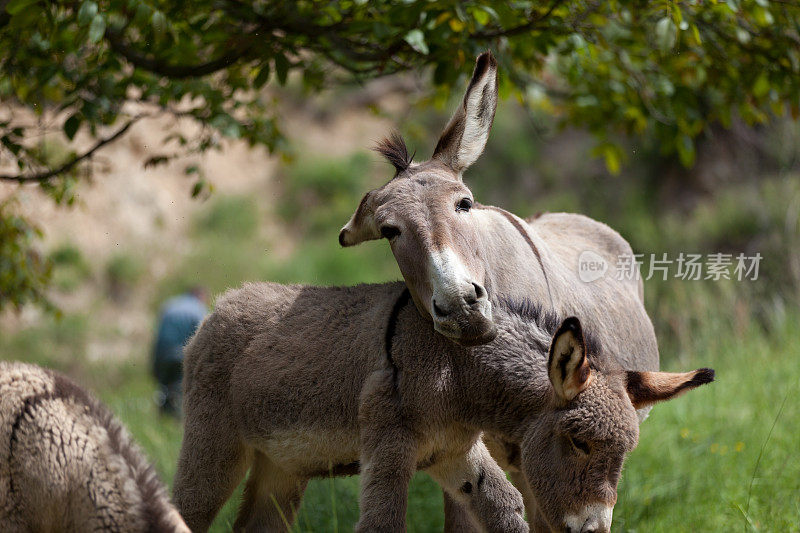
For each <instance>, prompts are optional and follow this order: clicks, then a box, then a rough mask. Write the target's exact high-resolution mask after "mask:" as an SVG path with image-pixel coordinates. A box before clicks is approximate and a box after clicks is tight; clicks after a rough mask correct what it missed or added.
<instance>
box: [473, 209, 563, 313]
mask: <svg viewBox="0 0 800 533" xmlns="http://www.w3.org/2000/svg"><path fill="white" fill-rule="evenodd" d="M476 207H477V209H475V210H474V213H475V216H476V218H477V220H478V227H479V228H480V233H479V235H480V237H481V246H480V250H481V257H482V258H483V261H484V262H485V267H486V272H487V277H488V278H489V279H488V280H487V287H486V288H487V290H489V293H490V294H492V295H493V296H494V299H498V298H501V297H503V296H513V295H518V294H523V295H525V296H527V297H529V298H531V299H533V300H534V301H536V302H540V303H542V304H547V305H548V307H550V306H551V302H552V296H553V293H552V290H553V289H552V285H553V283H554V277H555V276H557V275H558V273H557V272H556V271H554V270H553V269H552V268H548V265H552V264H553V261H552V259H551V257H550V256H551V253H550V251H549V248H548V246H547V244H546V243H545V242H544V240H542V239H541V238H540V237H539V235H538V234H537V233H536V231H535V230H533V228H531V227H530V225H529V224H527V223H526V222H525V221H524V220H522V219H521V218H519V217H517V216H516V215H514V214H512V213H509V212H508V211H505V210H503V209H500V208H499V207H493V206H487V205H480V204H478V205H476Z"/></svg>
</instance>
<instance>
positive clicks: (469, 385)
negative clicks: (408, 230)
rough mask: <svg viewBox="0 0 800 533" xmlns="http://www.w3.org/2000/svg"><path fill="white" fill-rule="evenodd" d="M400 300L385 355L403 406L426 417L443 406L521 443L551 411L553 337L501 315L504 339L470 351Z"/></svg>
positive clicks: (458, 416)
mask: <svg viewBox="0 0 800 533" xmlns="http://www.w3.org/2000/svg"><path fill="white" fill-rule="evenodd" d="M397 302H398V303H397V304H396V305H395V309H396V310H397V311H396V313H392V315H393V316H395V317H396V322H395V323H394V324H390V325H389V328H387V332H388V331H390V330H391V332H392V335H391V337H389V336H387V352H386V353H387V362H388V363H389V364H390V365H391V366H392V367H393V369H394V371H395V376H396V378H395V379H396V383H397V386H398V387H399V390H400V392H401V394H402V395H403V396H404V397H405V398H406V399H405V400H404V403H406V404H407V405H415V406H416V407H415V410H416V411H418V412H419V413H420V414H422V415H424V416H429V415H430V414H431V412H432V411H431V410H437V409H439V408H440V407H441V408H442V409H444V414H445V415H446V416H449V417H454V418H455V419H456V421H458V422H459V423H462V424H464V425H466V426H470V427H475V428H479V429H482V430H487V431H490V432H492V433H497V434H501V435H503V436H504V437H505V438H506V439H507V440H509V441H511V442H518V441H519V440H520V439H521V438H522V434H523V433H524V430H525V429H526V428H527V427H528V426H529V424H530V423H531V422H532V421H533V420H535V419H536V418H537V417H538V416H539V415H540V414H541V413H542V412H543V411H544V410H545V409H546V408H547V406H548V405H549V399H550V385H549V381H548V378H547V371H546V367H547V350H548V347H549V341H550V336H551V334H552V332H548V331H547V327H546V326H542V325H541V324H539V323H537V322H536V321H533V320H529V319H527V318H524V317H522V316H518V315H514V314H508V313H507V312H505V311H501V312H500V313H498V315H499V316H498V318H499V319H500V320H499V324H498V327H499V334H498V337H497V338H496V339H495V340H494V341H492V342H490V343H489V344H486V345H483V346H478V347H472V348H467V347H463V346H459V345H457V344H456V343H454V342H452V341H450V340H449V339H447V338H445V337H444V336H442V335H440V334H439V333H436V332H435V331H434V330H433V328H432V326H431V324H430V323H429V322H427V321H425V320H424V319H423V318H422V316H420V313H419V312H418V311H417V309H416V308H415V307H414V306H413V305H410V303H408V300H407V298H405V299H404V298H403V297H402V296H401V297H400V298H399V299H398V301H397ZM398 376H399V377H398ZM420 391H425V394H420Z"/></svg>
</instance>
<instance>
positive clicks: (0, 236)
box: [0, 202, 51, 310]
mask: <svg viewBox="0 0 800 533" xmlns="http://www.w3.org/2000/svg"><path fill="white" fill-rule="evenodd" d="M8 209H9V203H8V202H0V310H2V309H3V307H4V306H6V305H13V306H16V307H19V306H20V305H22V304H23V303H25V302H26V301H36V302H42V301H43V297H42V292H41V288H42V286H43V285H44V284H45V283H46V282H47V281H48V280H49V278H50V270H51V265H50V262H49V261H47V260H45V259H44V258H42V257H41V255H40V254H39V253H38V252H36V250H35V249H34V248H33V246H32V243H33V241H34V239H36V238H37V237H39V236H41V232H40V230H39V229H38V228H36V227H34V226H32V225H30V224H29V223H28V222H27V221H26V220H25V219H24V218H22V217H20V216H17V215H14V214H11V213H8Z"/></svg>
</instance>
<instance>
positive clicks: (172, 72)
mask: <svg viewBox="0 0 800 533" xmlns="http://www.w3.org/2000/svg"><path fill="white" fill-rule="evenodd" d="M105 37H106V40H107V41H108V44H109V45H110V46H111V49H112V50H114V51H115V52H116V53H118V54H119V55H121V56H122V57H124V58H125V59H126V60H128V61H129V62H130V63H131V64H132V65H133V66H134V67H137V68H141V69H144V70H147V71H149V72H152V73H153V74H159V75H161V76H166V77H168V78H173V79H180V78H198V77H201V76H206V75H208V74H213V73H214V72H217V71H219V70H223V69H226V68H228V67H229V66H231V65H233V64H234V63H236V62H237V61H239V60H240V59H242V58H243V57H244V56H245V55H246V54H247V53H248V52H249V51H250V49H251V48H252V44H251V43H249V42H248V43H247V44H244V45H240V46H238V47H236V48H234V49H233V50H231V51H230V52H227V53H225V54H222V55H221V56H220V57H218V58H216V59H212V60H211V61H208V62H206V63H200V64H197V65H171V64H169V63H165V62H163V61H159V60H158V59H153V58H150V57H147V56H146V55H144V54H142V53H141V52H139V51H138V50H135V49H134V48H133V47H131V46H130V45H128V44H127V43H126V42H125V41H124V39H123V38H122V35H121V34H120V33H118V32H117V31H115V30H113V29H111V28H108V29H107V30H106V33H105Z"/></svg>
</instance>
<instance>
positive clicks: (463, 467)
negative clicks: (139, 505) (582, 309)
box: [175, 283, 713, 532]
mask: <svg viewBox="0 0 800 533" xmlns="http://www.w3.org/2000/svg"><path fill="white" fill-rule="evenodd" d="M409 300H410V295H409V292H408V291H407V290H406V289H405V288H404V286H403V285H402V284H400V283H391V284H381V285H361V286H356V287H337V288H323V287H311V286H297V285H295V286H286V285H278V284H272V283H255V284H247V285H245V286H244V287H243V288H242V289H238V290H233V291H230V292H228V293H226V294H225V295H224V296H223V297H222V298H221V299H220V300H219V301H218V303H217V306H216V309H215V310H214V312H213V313H212V314H211V315H210V316H209V317H208V318H207V319H206V320H205V322H204V323H203V324H202V326H201V327H200V329H199V330H198V332H197V333H196V335H195V336H194V337H193V339H192V340H191V341H190V343H189V344H188V346H187V347H186V358H185V366H184V370H185V374H184V376H185V377H184V387H185V413H186V422H185V431H184V440H183V444H182V447H181V452H180V458H179V462H178V470H177V473H176V477H175V501H176V504H177V506H178V509H179V510H180V511H181V514H182V515H183V516H184V518H185V519H186V521H187V523H188V524H189V526H190V527H191V528H192V529H193V530H195V531H203V530H205V529H206V528H207V527H208V526H209V524H210V523H211V521H212V520H213V518H214V516H215V514H216V513H217V512H218V510H219V508H220V507H221V505H222V504H223V503H224V502H225V501H226V500H227V499H228V498H229V497H230V494H231V493H232V491H233V489H234V488H235V487H236V485H237V484H238V483H239V481H240V480H241V479H242V477H243V476H244V474H245V472H246V471H247V469H248V468H250V475H249V477H248V480H247V484H246V487H245V494H244V501H243V503H242V506H241V510H240V514H239V517H238V518H237V521H236V524H235V528H236V529H242V530H252V531H256V530H270V531H273V530H283V529H287V528H288V527H289V526H290V524H291V523H292V521H293V518H294V513H295V510H296V509H297V507H298V506H299V502H300V499H301V497H302V494H303V491H304V488H305V486H306V483H307V482H308V480H309V479H310V478H312V477H315V476H320V475H328V474H347V473H356V472H360V473H361V495H360V511H361V516H360V520H359V523H358V526H357V530H358V531H400V530H402V529H403V528H404V520H405V512H406V498H407V489H408V482H409V480H410V478H411V476H412V474H413V473H414V471H416V470H417V469H424V470H425V471H427V472H429V473H430V474H431V476H432V477H433V478H434V479H436V480H437V481H438V482H439V483H440V484H441V485H442V487H443V488H444V490H445V491H447V492H448V494H449V495H450V496H451V497H452V498H453V500H454V501H456V502H458V503H459V504H460V505H462V506H464V507H466V508H467V509H469V511H470V514H471V515H472V518H473V519H474V520H475V521H476V522H477V523H478V524H480V526H481V527H482V528H484V529H486V530H490V531H527V529H528V526H527V524H526V523H525V522H524V521H523V520H522V515H521V512H522V500H521V498H520V495H519V493H518V492H517V491H516V490H515V489H514V488H513V486H512V485H511V484H510V483H508V482H507V481H506V480H505V477H504V473H503V471H502V470H501V469H500V468H499V467H498V465H497V464H496V463H495V462H494V461H493V460H492V459H491V458H490V456H489V454H488V453H487V450H486V448H485V447H484V446H483V444H482V441H481V439H480V435H481V430H489V431H491V432H492V433H493V434H495V435H498V436H499V437H501V438H502V439H503V440H504V441H505V442H508V443H510V444H511V445H513V446H516V449H517V450H518V451H519V453H518V454H517V456H516V457H513V458H511V461H512V462H513V463H514V464H516V465H517V466H518V467H519V468H520V469H521V471H522V472H524V476H525V479H526V480H527V482H528V483H529V485H530V488H531V490H532V492H533V495H534V497H535V501H536V505H537V509H538V513H537V516H536V521H535V522H534V523H533V525H534V527H535V529H536V530H541V531H546V530H550V529H551V528H552V529H554V530H557V531H564V530H566V531H575V532H591V531H608V529H609V527H610V522H611V510H612V508H613V505H614V503H615V501H616V485H617V481H618V478H619V475H620V471H621V468H622V462H623V459H624V457H625V454H626V453H628V452H629V451H630V450H632V449H633V447H634V446H635V445H636V442H637V438H638V418H637V416H636V409H641V408H645V407H648V406H650V405H651V404H652V403H654V402H657V401H660V400H666V399H669V398H672V397H674V396H675V395H677V394H679V393H681V392H683V391H686V390H689V389H691V388H694V387H697V386H699V385H701V384H703V383H708V382H709V381H711V380H712V379H713V371H711V370H708V369H701V370H697V371H694V372H687V373H685V374H669V373H663V372H637V371H629V370H625V366H624V364H621V362H620V357H619V355H618V354H615V353H613V352H609V351H607V350H601V349H600V348H599V346H598V344H597V343H596V342H594V341H593V340H592V339H591V337H589V336H588V335H584V334H583V333H582V328H581V325H580V322H579V321H578V320H577V319H575V318H569V319H567V320H565V321H564V322H563V323H562V324H561V325H560V327H558V321H556V320H555V315H551V314H547V313H541V312H540V311H539V310H538V309H537V308H535V307H533V306H531V305H529V304H526V303H522V304H515V303H513V302H508V301H506V302H500V303H499V305H495V310H494V315H493V316H494V320H493V321H494V324H495V328H496V338H495V340H494V341H493V342H492V343H490V344H486V345H483V346H477V347H472V348H469V347H462V346H459V345H458V344H455V343H452V342H450V341H448V340H447V339H446V338H445V337H443V336H441V335H438V334H437V333H436V332H435V331H434V328H433V327H432V325H431V323H430V321H428V320H426V319H424V318H423V317H422V316H421V315H420V314H419V312H418V311H417V310H416V309H415V308H414V306H412V305H410V303H409ZM551 339H552V342H551Z"/></svg>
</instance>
